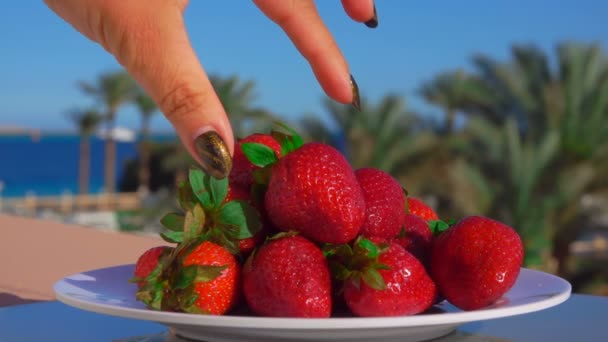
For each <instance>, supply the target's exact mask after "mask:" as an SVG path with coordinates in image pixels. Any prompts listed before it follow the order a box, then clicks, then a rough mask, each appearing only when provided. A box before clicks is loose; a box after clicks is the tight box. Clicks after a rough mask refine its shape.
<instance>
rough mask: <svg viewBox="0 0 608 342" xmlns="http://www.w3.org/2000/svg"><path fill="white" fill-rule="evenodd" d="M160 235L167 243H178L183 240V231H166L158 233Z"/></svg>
mask: <svg viewBox="0 0 608 342" xmlns="http://www.w3.org/2000/svg"><path fill="white" fill-rule="evenodd" d="M160 237H161V238H163V240H165V241H167V242H169V243H180V242H182V241H184V232H174V231H171V230H170V231H166V232H162V233H160Z"/></svg>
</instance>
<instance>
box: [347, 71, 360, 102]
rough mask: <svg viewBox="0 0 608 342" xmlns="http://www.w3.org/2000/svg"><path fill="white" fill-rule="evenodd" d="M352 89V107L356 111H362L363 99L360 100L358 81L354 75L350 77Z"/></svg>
mask: <svg viewBox="0 0 608 342" xmlns="http://www.w3.org/2000/svg"><path fill="white" fill-rule="evenodd" d="M350 89H351V90H352V92H353V102H351V103H352V105H353V107H355V109H356V110H358V111H361V99H360V98H359V86H358V85H357V81H355V79H354V78H353V75H350Z"/></svg>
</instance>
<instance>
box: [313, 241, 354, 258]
mask: <svg viewBox="0 0 608 342" xmlns="http://www.w3.org/2000/svg"><path fill="white" fill-rule="evenodd" d="M321 251H323V255H324V256H325V257H326V258H332V257H334V256H336V257H338V258H342V259H346V260H348V259H350V258H352V256H353V255H354V252H353V249H352V248H351V247H350V245H349V244H346V243H344V244H339V245H333V244H325V245H324V246H322V248H321Z"/></svg>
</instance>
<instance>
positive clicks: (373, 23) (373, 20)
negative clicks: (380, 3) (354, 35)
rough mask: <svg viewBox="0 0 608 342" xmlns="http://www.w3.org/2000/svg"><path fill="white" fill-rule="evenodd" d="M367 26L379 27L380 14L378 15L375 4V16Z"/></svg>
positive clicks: (367, 22)
mask: <svg viewBox="0 0 608 342" xmlns="http://www.w3.org/2000/svg"><path fill="white" fill-rule="evenodd" d="M365 26H367V27H369V28H376V27H378V13H376V4H374V16H373V17H372V18H371V19H370V20H368V21H366V22H365Z"/></svg>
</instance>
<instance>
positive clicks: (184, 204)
mask: <svg viewBox="0 0 608 342" xmlns="http://www.w3.org/2000/svg"><path fill="white" fill-rule="evenodd" d="M227 194H228V179H227V178H224V179H216V178H214V177H211V176H209V175H208V174H206V173H205V172H203V171H202V170H200V169H197V168H192V169H190V172H189V174H188V180H186V181H183V182H181V183H180V184H179V188H178V202H179V204H180V207H181V208H182V210H183V211H184V213H175V212H172V213H168V214H166V215H165V216H163V218H162V219H161V220H160V222H161V224H162V225H163V226H164V227H165V228H166V231H163V232H161V237H162V238H163V239H164V240H165V241H167V242H171V243H183V242H186V241H189V240H191V239H196V238H203V239H204V240H208V241H211V242H214V243H216V244H219V245H221V246H223V247H225V248H226V249H228V250H229V251H230V252H231V253H232V254H238V253H239V248H238V240H242V239H247V238H250V237H252V236H254V235H255V234H257V233H258V232H259V231H260V230H261V229H262V223H261V219H260V215H259V213H258V211H257V210H256V209H255V208H254V207H253V206H252V205H250V204H249V203H248V202H247V201H245V200H240V199H233V200H230V201H225V199H226V195H227Z"/></svg>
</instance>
